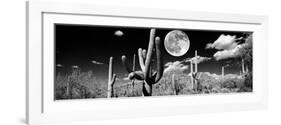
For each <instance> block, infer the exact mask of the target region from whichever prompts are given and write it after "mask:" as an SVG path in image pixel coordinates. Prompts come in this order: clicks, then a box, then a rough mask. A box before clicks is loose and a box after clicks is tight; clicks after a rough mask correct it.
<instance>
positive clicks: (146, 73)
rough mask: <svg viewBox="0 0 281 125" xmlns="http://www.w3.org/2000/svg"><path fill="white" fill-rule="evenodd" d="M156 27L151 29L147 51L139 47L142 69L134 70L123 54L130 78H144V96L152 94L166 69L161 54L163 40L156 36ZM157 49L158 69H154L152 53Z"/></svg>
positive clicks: (123, 60)
mask: <svg viewBox="0 0 281 125" xmlns="http://www.w3.org/2000/svg"><path fill="white" fill-rule="evenodd" d="M155 32H156V30H155V29H151V30H150V38H149V44H148V49H147V51H146V50H145V49H142V48H139V49H138V57H139V64H140V67H141V71H132V70H131V69H130V68H129V66H128V63H127V62H126V56H122V62H123V64H124V66H125V67H126V69H127V71H128V73H129V75H128V77H129V79H130V80H132V79H137V80H143V87H142V92H143V95H144V96H151V95H152V85H153V84H155V83H157V82H158V81H159V80H160V79H161V77H162V75H163V71H164V66H163V60H162V54H161V49H160V47H161V41H160V38H159V37H156V38H155ZM154 49H155V51H156V60H157V71H153V70H152V55H153V52H154V51H153V50H154Z"/></svg>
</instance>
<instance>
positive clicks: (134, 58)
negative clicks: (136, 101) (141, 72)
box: [131, 54, 136, 96]
mask: <svg viewBox="0 0 281 125" xmlns="http://www.w3.org/2000/svg"><path fill="white" fill-rule="evenodd" d="M135 70H136V55H135V54H134V57H133V72H134V71H135ZM131 84H132V87H133V88H132V94H133V96H134V95H135V79H133V80H132V83H131Z"/></svg>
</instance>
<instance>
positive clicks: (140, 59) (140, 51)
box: [138, 48, 145, 71]
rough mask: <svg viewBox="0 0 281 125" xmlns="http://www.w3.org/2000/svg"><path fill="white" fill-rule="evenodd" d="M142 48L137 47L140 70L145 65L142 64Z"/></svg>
mask: <svg viewBox="0 0 281 125" xmlns="http://www.w3.org/2000/svg"><path fill="white" fill-rule="evenodd" d="M142 52H143V50H142V49H141V48H139V51H138V54H139V63H140V67H141V70H142V71H144V69H145V66H144V58H143V57H144V56H143V53H142Z"/></svg>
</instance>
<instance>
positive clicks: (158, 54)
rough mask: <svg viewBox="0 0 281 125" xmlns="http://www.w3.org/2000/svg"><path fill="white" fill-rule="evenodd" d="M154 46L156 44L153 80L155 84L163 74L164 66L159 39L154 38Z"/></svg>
mask: <svg viewBox="0 0 281 125" xmlns="http://www.w3.org/2000/svg"><path fill="white" fill-rule="evenodd" d="M155 44H156V58H157V75H156V78H155V83H157V82H158V81H159V80H160V79H161V77H162V75H163V72H164V66H163V58H162V55H161V41H160V38H159V37H156V38H155Z"/></svg>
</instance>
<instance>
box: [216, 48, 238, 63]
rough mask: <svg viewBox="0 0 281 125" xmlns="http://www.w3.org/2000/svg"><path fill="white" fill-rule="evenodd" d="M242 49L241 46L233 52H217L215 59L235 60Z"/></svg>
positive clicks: (232, 50)
mask: <svg viewBox="0 0 281 125" xmlns="http://www.w3.org/2000/svg"><path fill="white" fill-rule="evenodd" d="M240 48H241V45H238V46H236V47H235V48H234V49H231V50H221V51H217V52H216V53H215V54H214V58H215V59H216V60H222V59H228V58H235V57H237V56H239V50H240Z"/></svg>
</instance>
